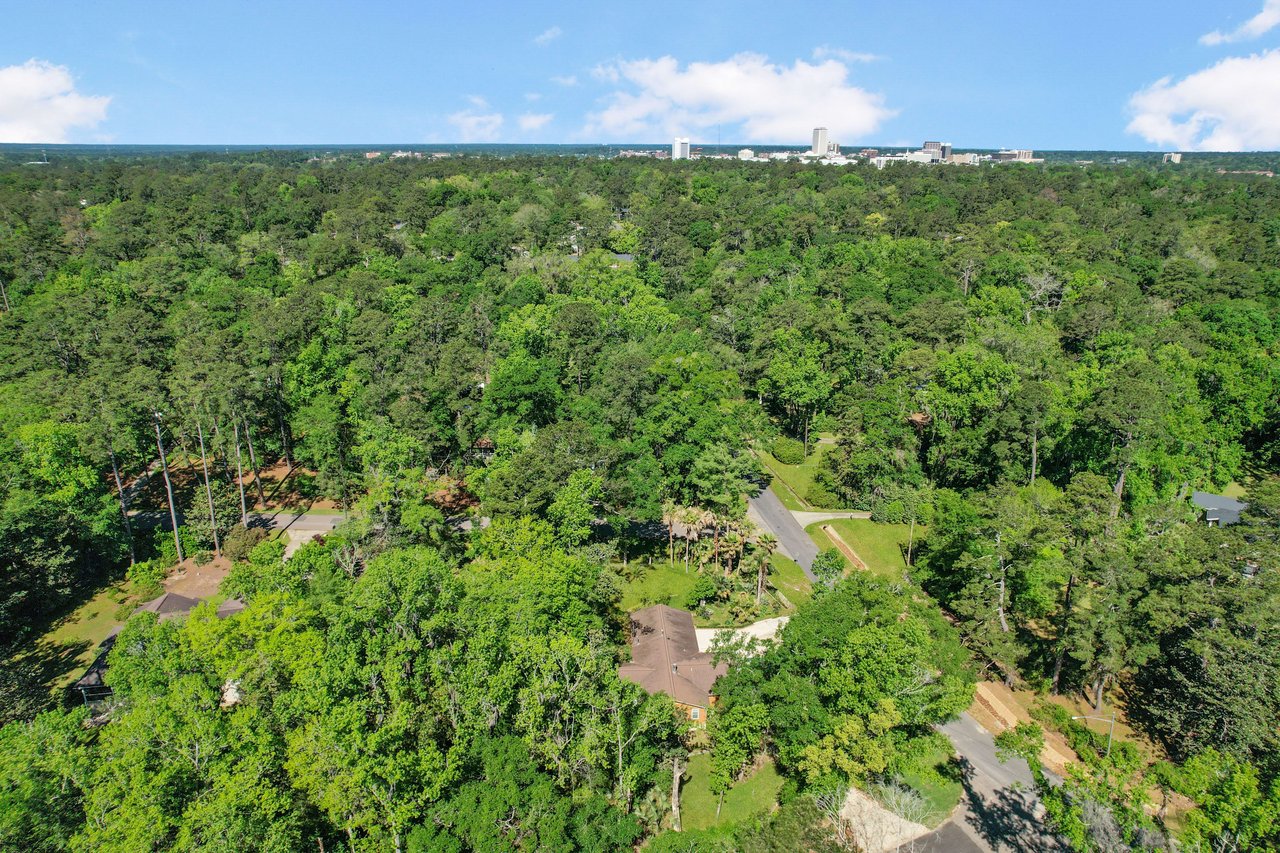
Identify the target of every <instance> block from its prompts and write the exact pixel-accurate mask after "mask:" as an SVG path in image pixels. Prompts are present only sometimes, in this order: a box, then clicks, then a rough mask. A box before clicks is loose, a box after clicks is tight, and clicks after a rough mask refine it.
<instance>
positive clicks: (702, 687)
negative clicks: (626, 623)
mask: <svg viewBox="0 0 1280 853" xmlns="http://www.w3.org/2000/svg"><path fill="white" fill-rule="evenodd" d="M728 669H729V667H728V665H727V664H724V663H721V664H719V665H716V664H714V663H712V660H711V655H709V654H707V653H705V652H702V651H699V650H698V634H697V632H696V631H695V630H694V627H693V614H692V613H690V612H688V611H687V610H677V609H675V608H674V607H668V606H666V605H665V604H656V605H654V606H653V607H646V608H645V609H643V610H637V611H636V612H635V613H632V614H631V662H630V663H624V664H623V665H622V666H620V667H619V668H618V676H619V677H620V678H625V679H626V680H627V681H631V682H634V683H635V684H638V685H640V686H641V687H643V688H644V689H645V691H646V692H648V693H665V694H667V695H668V696H670V697H671V698H672V699H674V700H675V702H676V705H677V707H679V708H680V710H681V711H683V712H684V713H685V714H686V715H687V716H688V718H689V719H690V720H692V721H694V722H698V723H701V722H705V721H706V718H707V711H708V709H710V708H711V706H712V705H713V704H715V696H713V695H712V693H711V687H712V685H714V684H715V682H716V679H717V678H719V677H720V676H722V675H724V674H725V672H726V671H728Z"/></svg>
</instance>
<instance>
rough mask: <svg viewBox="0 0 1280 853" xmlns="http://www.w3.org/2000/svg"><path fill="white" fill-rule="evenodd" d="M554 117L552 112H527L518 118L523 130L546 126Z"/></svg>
mask: <svg viewBox="0 0 1280 853" xmlns="http://www.w3.org/2000/svg"><path fill="white" fill-rule="evenodd" d="M553 118H555V116H554V115H552V114H551V113H525V114H524V115H522V116H520V117H519V118H518V119H516V124H518V125H520V129H521V130H525V131H534V130H541V129H542V128H544V127H545V126H546V125H547V124H548V123H549V122H550V121H551V120H552V119H553Z"/></svg>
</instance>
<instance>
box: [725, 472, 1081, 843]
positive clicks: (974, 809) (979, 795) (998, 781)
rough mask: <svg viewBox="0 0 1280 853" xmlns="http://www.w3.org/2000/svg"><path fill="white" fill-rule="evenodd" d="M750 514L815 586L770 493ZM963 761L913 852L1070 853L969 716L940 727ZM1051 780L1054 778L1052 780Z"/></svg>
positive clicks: (801, 540)
mask: <svg viewBox="0 0 1280 853" xmlns="http://www.w3.org/2000/svg"><path fill="white" fill-rule="evenodd" d="M750 509H751V514H752V515H753V516H755V517H756V519H757V520H758V521H759V522H761V523H763V525H764V526H765V527H767V528H768V529H769V530H771V531H772V532H773V535H774V536H776V537H777V538H778V543H779V546H780V547H779V550H780V551H782V552H783V553H784V554H786V555H787V556H788V557H790V558H791V559H793V560H795V561H796V562H797V563H799V564H800V568H802V569H804V573H805V575H806V576H807V577H808V578H809V580H810V581H811V582H816V578H815V577H814V575H813V571H812V568H813V558H814V557H816V556H818V546H817V545H815V544H814V542H813V540H812V539H810V538H809V534H807V533H805V532H804V528H803V527H801V526H800V523H799V521H797V520H796V517H795V515H794V514H792V512H791V511H790V510H789V509H787V508H786V507H785V506H783V504H782V501H780V500H778V496H777V495H775V494H774V493H773V491H772V490H770V489H768V488H766V489H763V490H762V491H761V492H760V494H758V495H756V496H755V497H753V498H751V499H750ZM939 730H940V731H942V733H943V734H945V735H946V736H947V737H948V738H949V739H950V740H951V743H952V745H953V746H954V747H955V750H956V754H957V755H959V756H960V769H961V779H960V782H961V784H962V785H963V786H964V796H963V798H962V799H961V801H960V806H959V808H957V809H956V811H955V813H954V814H953V815H952V816H951V817H950V818H949V819H948V820H947V821H946V822H945V823H943V824H942V826H940V827H938V829H936V830H935V831H933V832H931V833H929V834H928V835H925V836H923V837H921V838H918V839H916V841H915V843H914V844H913V845H911V846H910V849H912V850H915V851H920V853H923V851H926V850H928V851H938V853H952V851H955V853H971V851H972V853H1004V851H1013V852H1014V853H1033V851H1035V853H1041V851H1044V853H1057V851H1063V853H1065V851H1067V850H1068V849H1069V848H1068V847H1067V846H1066V845H1065V844H1064V843H1063V842H1062V841H1061V839H1059V838H1058V837H1057V836H1055V835H1054V834H1053V833H1051V832H1050V831H1049V830H1047V829H1046V828H1045V825H1044V819H1043V815H1044V808H1043V806H1042V805H1041V804H1040V800H1039V797H1038V796H1036V792H1035V786H1034V784H1033V782H1032V779H1031V770H1030V769H1029V768H1028V767H1027V763H1026V762H1025V761H1023V760H1022V759H1021V758H1014V759H1012V760H1010V761H1007V762H1005V761H1001V760H1000V758H999V756H997V755H996V746H995V739H994V738H993V737H992V735H991V733H990V732H988V731H987V730H986V729H984V728H983V727H982V726H980V725H978V722H977V721H976V720H974V719H973V717H971V716H969V715H968V714H961V715H960V717H959V719H956V720H953V721H951V722H949V723H947V724H946V725H943V726H939ZM1051 778H1052V777H1051Z"/></svg>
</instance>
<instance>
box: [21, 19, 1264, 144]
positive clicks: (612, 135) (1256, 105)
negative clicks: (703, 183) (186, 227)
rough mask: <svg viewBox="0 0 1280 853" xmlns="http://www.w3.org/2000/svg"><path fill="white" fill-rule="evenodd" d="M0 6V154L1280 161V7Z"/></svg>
mask: <svg viewBox="0 0 1280 853" xmlns="http://www.w3.org/2000/svg"><path fill="white" fill-rule="evenodd" d="M7 5H8V6H9V8H8V9H7V10H6V12H5V14H4V16H3V21H4V23H3V26H2V27H0V141H8V142H31V141H34V142H57V141H70V142H115V143H216V144H237V143H242V144H258V143H261V144H273V143H274V144H285V143H358V144H365V143H369V144H387V143H397V142H398V143H428V142H464V141H474V142H483V141H498V142H600V143H615V142H626V141H637V142H662V141H666V140H668V139H669V138H670V137H671V136H672V135H676V134H680V135H687V136H690V137H692V138H693V140H694V142H695V144H696V143H698V142H715V140H716V135H717V128H718V132H719V135H720V137H721V138H722V139H723V141H724V142H725V143H748V144H749V143H766V142H767V143H784V144H785V143H795V144H801V143H805V142H806V141H807V138H808V135H809V131H810V129H811V128H812V127H813V126H815V125H818V124H822V125H825V126H828V127H830V128H831V129H832V136H833V137H834V138H836V139H838V140H839V141H840V142H841V143H843V144H845V145H846V146H848V145H859V146H861V145H868V144H883V145H898V144H916V143H919V142H920V141H922V140H923V139H925V138H930V139H934V138H937V139H945V140H950V141H952V142H953V143H954V144H955V145H956V146H957V147H958V148H963V147H965V146H973V147H984V148H989V147H1002V146H1012V147H1032V148H1038V149H1049V148H1059V149H1062V148H1067V149H1070V148H1077V149H1079V148H1109V149H1155V148H1162V149H1175V148H1180V149H1196V148H1204V149H1216V150H1240V149H1245V150H1252V149H1269V150H1273V149H1277V148H1280V0H1218V2H1212V3H1206V2H1191V0H1165V2H1148V1H1147V0H1109V2H1094V0H1077V2H1073V3H1069V4H1062V3H1054V4H1049V3H1037V2H1034V0H1024V2H1006V0H991V2H982V3H978V2H972V3H969V2H963V0H952V2H932V3H925V2H901V0H899V2H892V0H880V2H875V3H871V2H861V0H851V2H839V0H828V2H824V3H811V2H784V0H776V2H754V0H738V2H732V3H730V2H719V0H710V1H709V2H708V1H707V0H703V2H683V3H675V2H653V0H645V2H634V3H626V4H622V3H600V2H596V3H578V2H559V3H504V2H490V3H487V4H480V3H470V4H468V3H408V2H404V3H393V2H366V3H360V4H356V3H336V2H312V3H307V4H302V3H297V4H295V3H283V2H272V0H259V2H256V3H243V2H223V3H198V2H197V3H176V2H148V3H144V2H131V0H112V2H99V3H92V4H85V3H70V2H57V0H46V2H24V3H18V2H13V3H10V4H7Z"/></svg>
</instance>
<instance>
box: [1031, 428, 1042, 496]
mask: <svg viewBox="0 0 1280 853" xmlns="http://www.w3.org/2000/svg"><path fill="white" fill-rule="evenodd" d="M1039 464H1040V425H1039V424H1036V426H1035V428H1034V429H1032V430H1031V485H1033V486H1034V485H1035V484H1036V468H1037V467H1038V466H1039Z"/></svg>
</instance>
